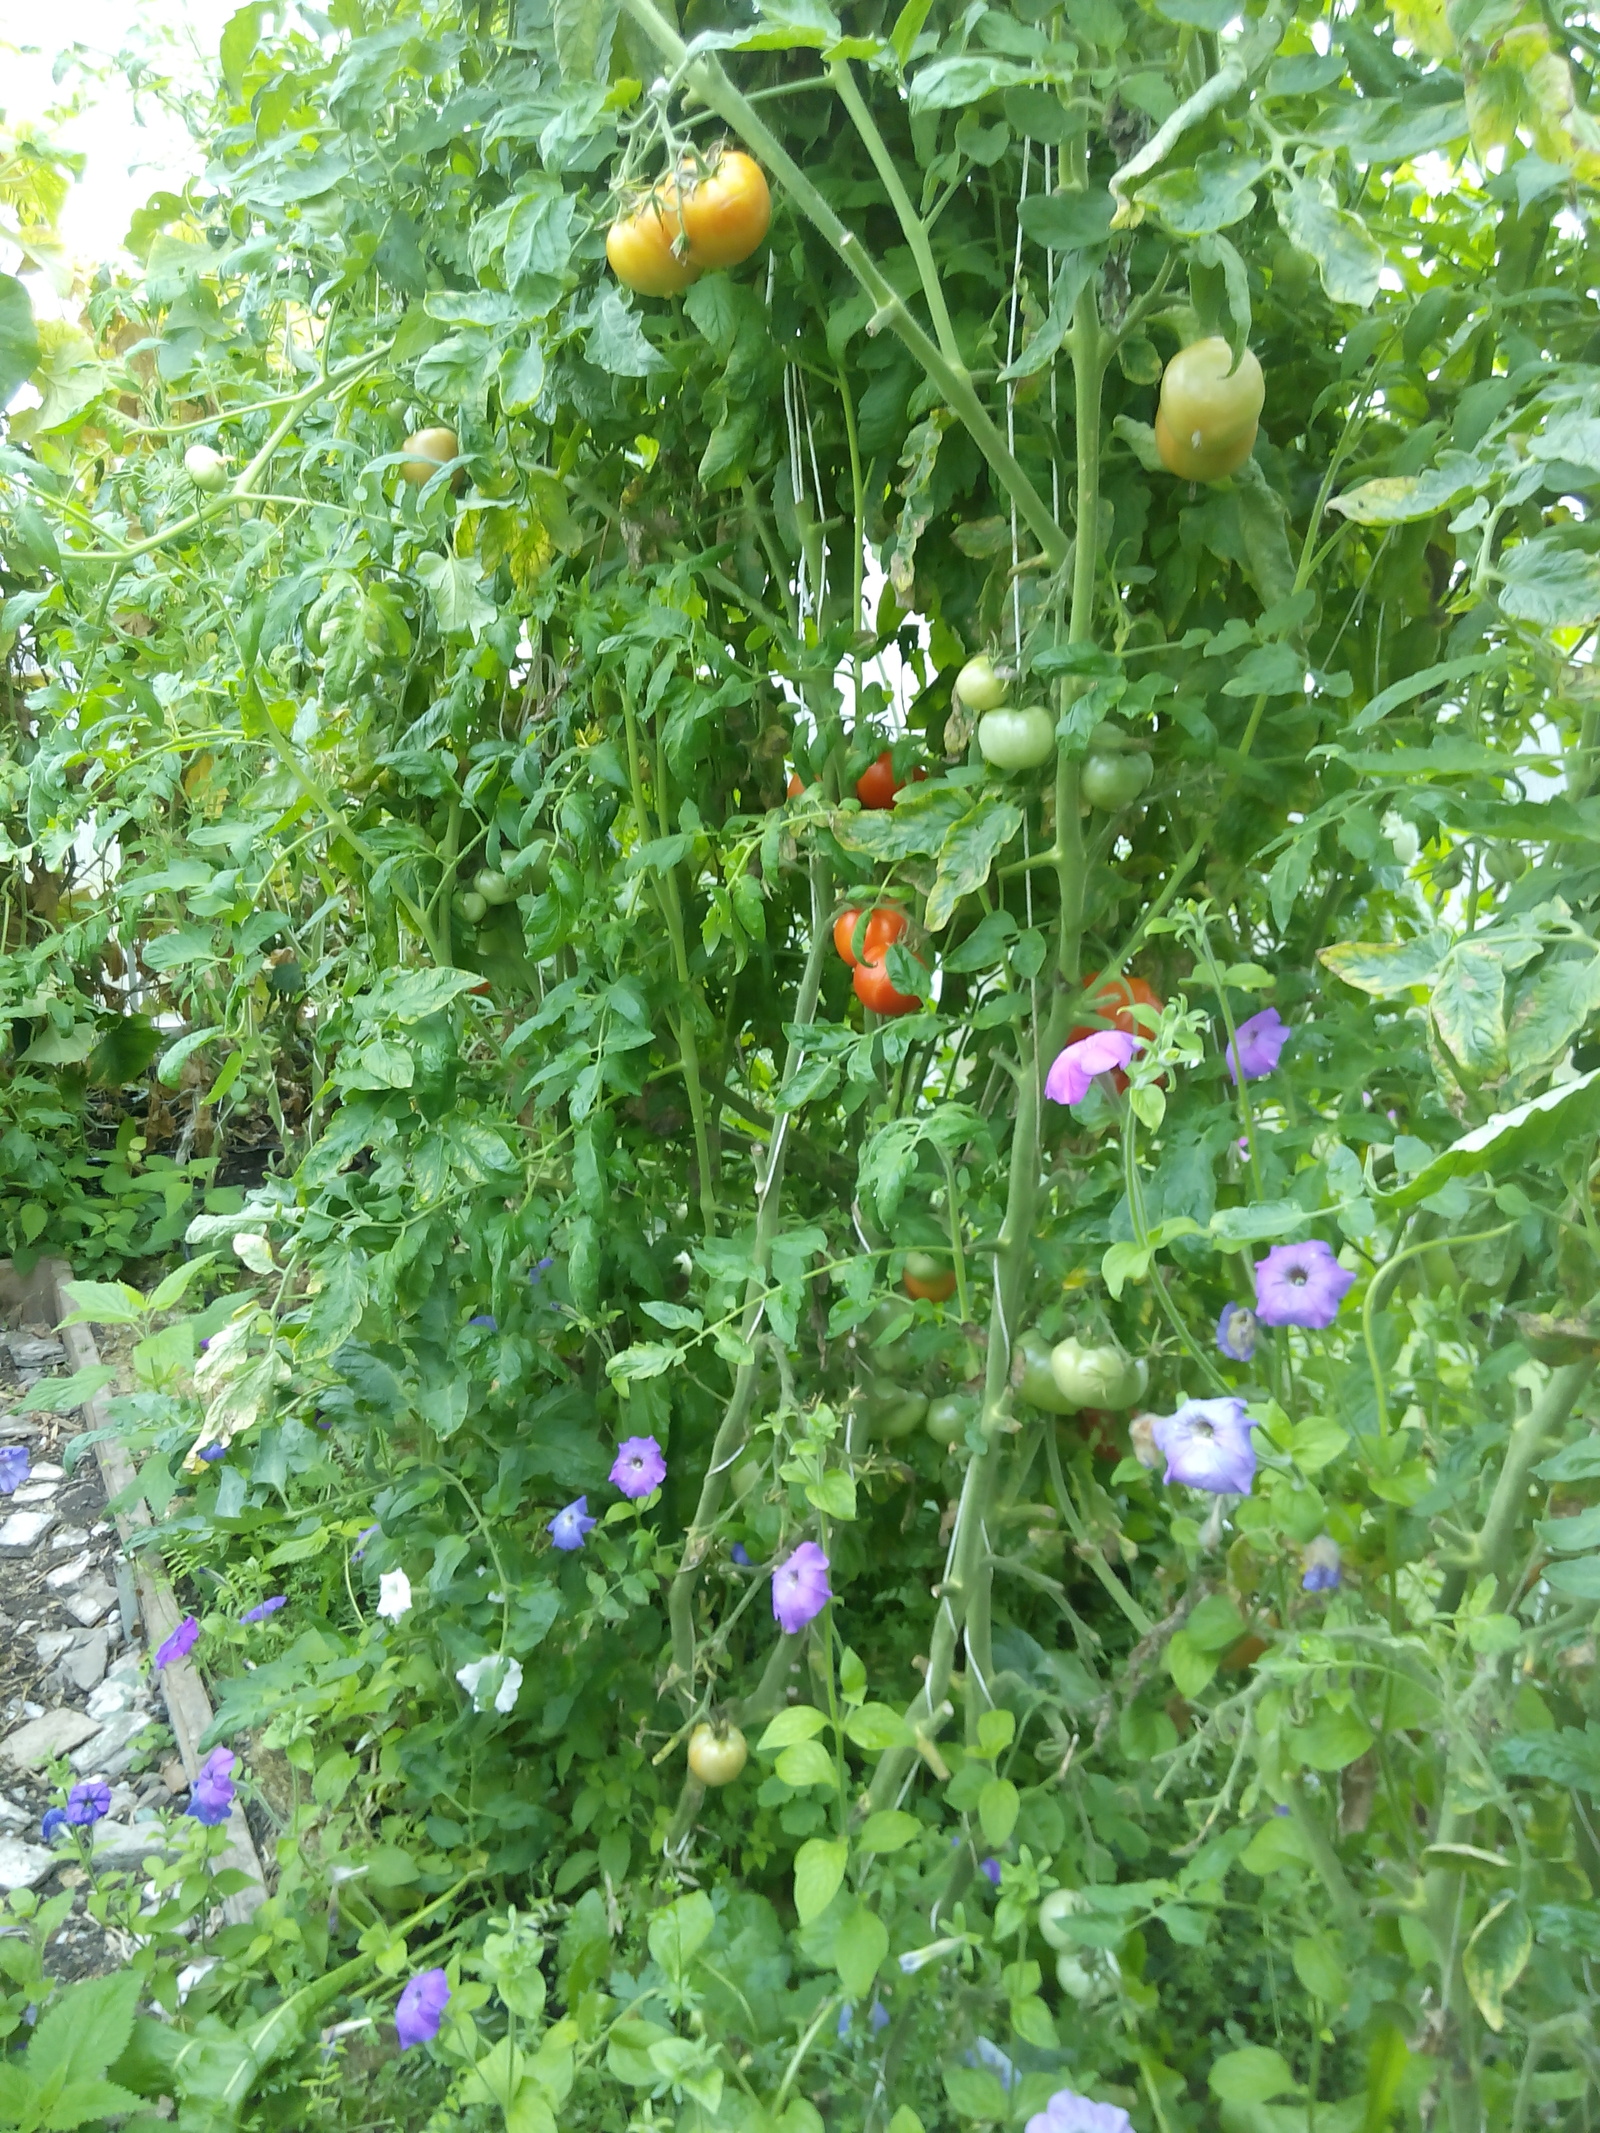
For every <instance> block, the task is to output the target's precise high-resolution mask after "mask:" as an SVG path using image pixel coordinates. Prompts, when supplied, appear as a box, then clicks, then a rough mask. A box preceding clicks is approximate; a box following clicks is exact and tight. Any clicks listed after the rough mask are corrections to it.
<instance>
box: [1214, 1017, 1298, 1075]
mask: <svg viewBox="0 0 1600 2133" xmlns="http://www.w3.org/2000/svg"><path fill="white" fill-rule="evenodd" d="M1293 1035H1294V1031H1293V1030H1292V1029H1291V1028H1290V1027H1289V1025H1288V1023H1287V1022H1285V1021H1284V1019H1283V1017H1282V1015H1280V1014H1279V1012H1278V1010H1277V1009H1276V1008H1275V1007H1264V1008H1262V1010H1261V1012H1260V1014H1259V1015H1251V1016H1250V1017H1249V1019H1248V1020H1247V1021H1244V1022H1241V1023H1240V1024H1239V1027H1238V1028H1237V1029H1236V1030H1235V1031H1234V1033H1233V1037H1234V1041H1233V1044H1232V1046H1231V1047H1230V1048H1229V1051H1228V1079H1229V1080H1230V1081H1238V1080H1239V1079H1240V1078H1241V1076H1242V1078H1243V1079H1244V1080H1245V1081H1259V1080H1260V1079H1261V1077H1262V1076H1263V1075H1264V1074H1270V1073H1272V1071H1273V1070H1274V1068H1275V1067H1276V1066H1277V1064H1278V1061H1279V1060H1280V1059H1281V1058H1282V1057H1283V1048H1284V1046H1285V1045H1286V1044H1287V1043H1288V1041H1289V1039H1290V1038H1291V1037H1292V1036H1293Z"/></svg>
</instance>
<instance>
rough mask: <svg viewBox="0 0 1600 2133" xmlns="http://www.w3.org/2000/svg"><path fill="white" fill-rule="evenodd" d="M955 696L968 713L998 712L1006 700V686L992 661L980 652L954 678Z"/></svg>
mask: <svg viewBox="0 0 1600 2133" xmlns="http://www.w3.org/2000/svg"><path fill="white" fill-rule="evenodd" d="M956 694H957V696H959V697H960V699H961V701H962V702H963V703H964V704H965V705H966V707H967V709H968V710H969V711H998V710H999V708H1000V706H1001V705H1002V704H1003V703H1004V702H1005V700H1006V685H1005V683H1004V682H1003V681H1002V680H1001V679H1000V677H999V675H998V674H997V673H996V672H995V670H994V661H993V660H992V659H989V658H987V657H986V656H985V655H984V654H983V653H981V652H980V653H979V655H978V657H977V658H976V659H969V660H968V661H967V663H966V665H965V666H964V667H963V668H962V669H961V672H960V673H959V674H958V675H957V676H956Z"/></svg>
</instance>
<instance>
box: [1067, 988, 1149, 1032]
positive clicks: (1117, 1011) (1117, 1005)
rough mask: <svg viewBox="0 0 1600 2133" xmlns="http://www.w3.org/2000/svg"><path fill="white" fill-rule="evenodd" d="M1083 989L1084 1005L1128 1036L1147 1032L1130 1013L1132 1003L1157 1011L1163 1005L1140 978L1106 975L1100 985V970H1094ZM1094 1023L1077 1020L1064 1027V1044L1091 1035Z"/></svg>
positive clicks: (1146, 1025) (1131, 1012)
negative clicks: (1106, 977)
mask: <svg viewBox="0 0 1600 2133" xmlns="http://www.w3.org/2000/svg"><path fill="white" fill-rule="evenodd" d="M1084 990H1085V992H1086V993H1087V994H1088V998H1087V999H1086V1000H1085V1002H1084V1005H1085V1006H1086V1007H1088V1008H1090V1009H1092V1010H1093V1012H1094V1013H1095V1014H1097V1015H1099V1016H1100V1017H1101V1019H1102V1023H1105V1022H1109V1023H1110V1024H1111V1026H1112V1028H1113V1029H1119V1030H1121V1031H1122V1032H1123V1034H1124V1036H1128V1037H1139V1038H1146V1037H1148V1036H1149V1034H1150V1029H1149V1025H1148V1023H1145V1022H1141V1021H1140V1020H1139V1018H1138V1016H1137V1015H1135V1014H1134V1012H1133V1010H1134V1008H1135V1007H1151V1008H1154V1009H1155V1010H1156V1012H1157V1013H1158V1014H1159V1013H1160V1011H1161V1009H1162V1007H1163V1006H1164V1005H1165V1002H1164V1001H1162V1000H1161V999H1160V998H1158V996H1157V995H1156V993H1155V992H1154V991H1153V990H1152V989H1151V987H1150V986H1149V985H1148V984H1147V983H1146V982H1145V980H1144V979H1143V978H1127V977H1123V978H1108V979H1107V980H1106V982H1105V984H1104V985H1102V984H1101V983H1100V973H1099V972H1098V971H1094V972H1092V973H1091V975H1090V976H1089V978H1088V979H1087V981H1086V982H1085V985H1084ZM1095 1027H1096V1025H1095V1024H1093V1023H1089V1022H1084V1023H1080V1024H1079V1026H1078V1027H1077V1028H1076V1029H1074V1030H1069V1031H1068V1033H1067V1042H1068V1044H1076V1043H1077V1042H1078V1040H1079V1038H1080V1037H1092V1036H1093V1035H1094V1032H1095Z"/></svg>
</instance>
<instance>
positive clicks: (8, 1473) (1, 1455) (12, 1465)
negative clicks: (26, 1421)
mask: <svg viewBox="0 0 1600 2133" xmlns="http://www.w3.org/2000/svg"><path fill="white" fill-rule="evenodd" d="M27 1478H28V1447H27V1446H26V1445H25V1444H6V1445H0V1496H11V1495H14V1494H15V1492H16V1491H17V1490H18V1489H20V1488H21V1486H22V1484H23V1483H24V1482H25V1481H26V1480H27Z"/></svg>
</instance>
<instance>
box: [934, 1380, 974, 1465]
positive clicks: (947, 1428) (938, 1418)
mask: <svg viewBox="0 0 1600 2133" xmlns="http://www.w3.org/2000/svg"><path fill="white" fill-rule="evenodd" d="M977 1412H978V1403H977V1401H976V1400H974V1399H971V1398H970V1397H969V1396H968V1395H967V1394H966V1393H962V1392H954V1393H947V1394H946V1396H945V1397H944V1398H943V1399H942V1400H935V1401H933V1402H932V1404H931V1405H930V1406H929V1408H928V1418H927V1420H926V1422H925V1423H924V1424H923V1427H924V1429H926V1431H927V1432H928V1435H929V1436H930V1437H931V1438H932V1439H933V1441H934V1443H935V1444H942V1445H943V1446H944V1448H945V1450H946V1451H947V1452H948V1451H953V1450H954V1449H955V1447H956V1446H957V1445H958V1444H959V1443H960V1442H961V1440H962V1438H963V1437H965V1435H966V1434H967V1425H968V1424H969V1423H970V1422H971V1420H972V1418H973V1416H974V1415H975V1414H976V1413H977Z"/></svg>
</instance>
